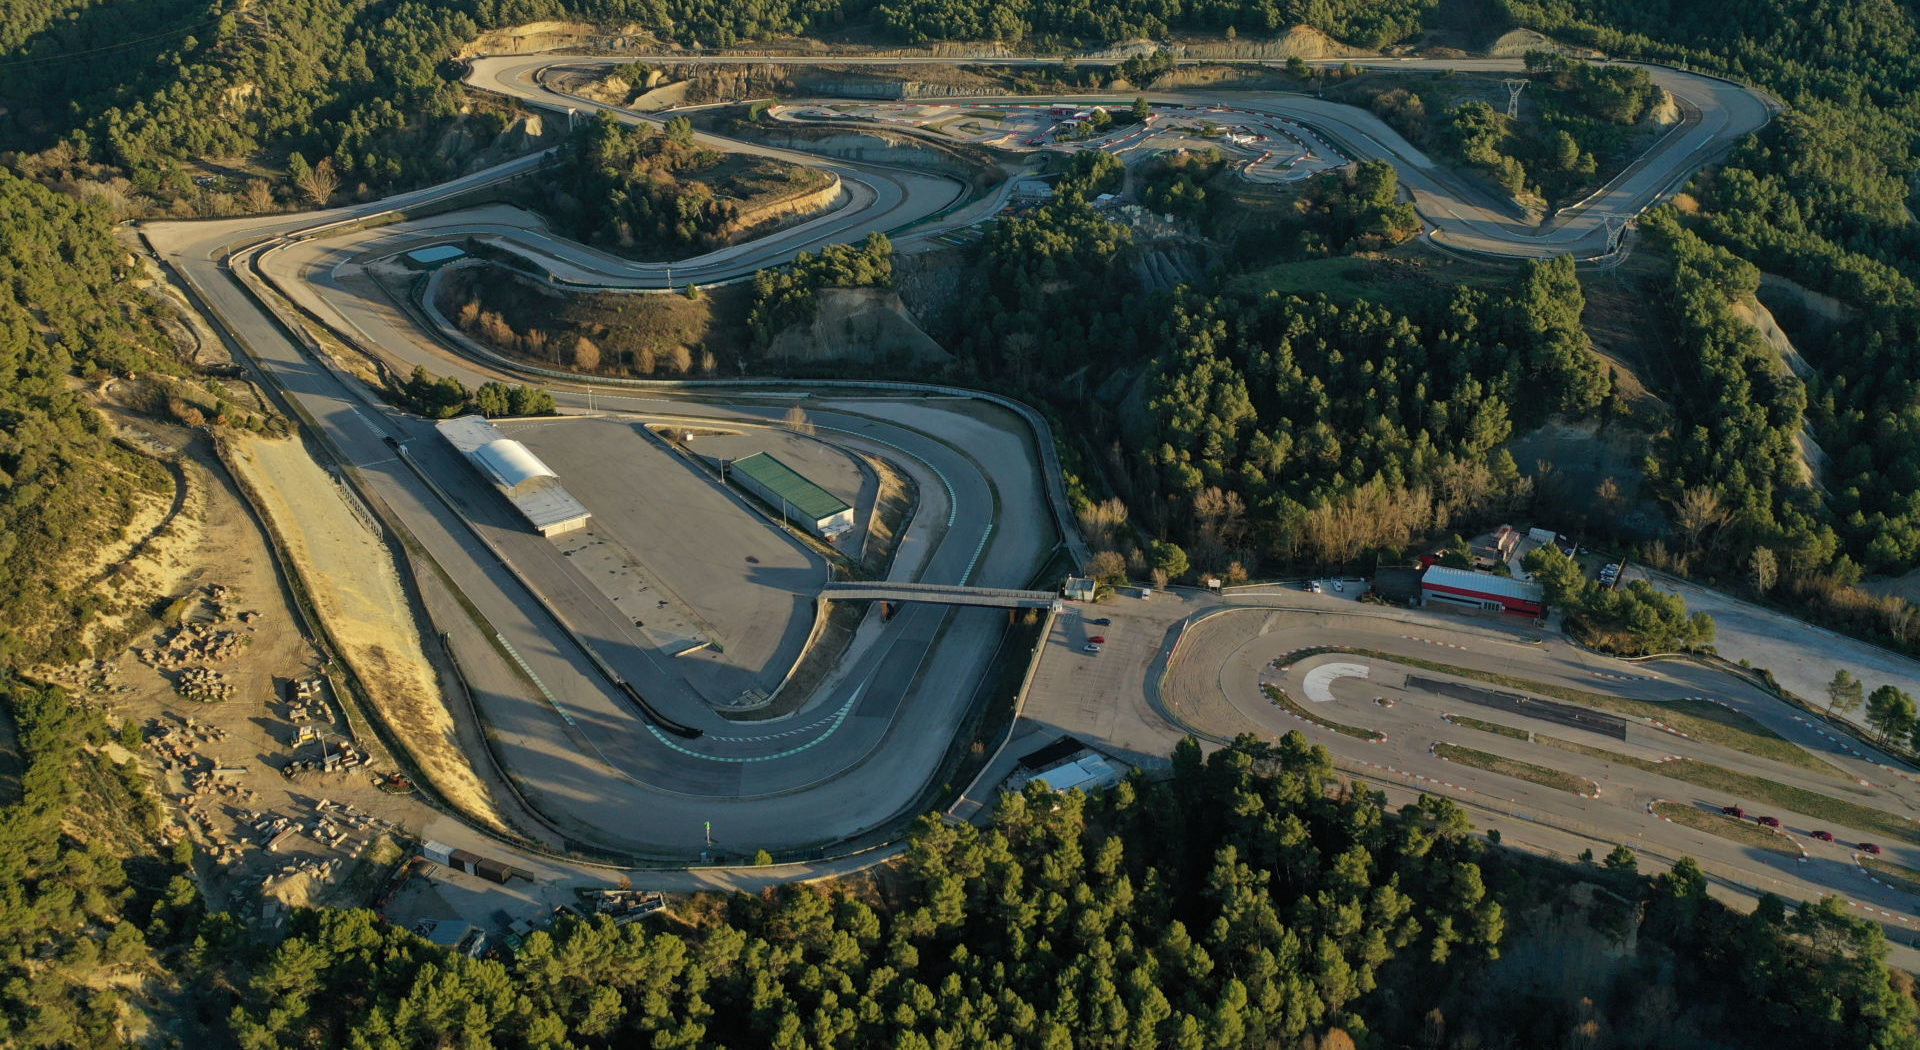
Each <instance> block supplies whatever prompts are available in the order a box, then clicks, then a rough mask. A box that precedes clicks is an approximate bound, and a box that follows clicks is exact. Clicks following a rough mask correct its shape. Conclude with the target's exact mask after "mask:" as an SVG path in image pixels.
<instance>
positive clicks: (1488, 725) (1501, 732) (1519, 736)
mask: <svg viewBox="0 0 1920 1050" xmlns="http://www.w3.org/2000/svg"><path fill="white" fill-rule="evenodd" d="M1447 721H1449V722H1452V723H1453V724H1454V725H1457V726H1466V727H1467V728H1468V729H1478V730H1479V731H1481V732H1482V733H1493V734H1494V735H1496V736H1510V737H1512V738H1514V739H1515V740H1532V739H1533V734H1532V733H1529V732H1527V731H1526V730H1524V729H1516V728H1514V727H1513V726H1508V725H1501V724H1500V723H1498V722H1483V721H1481V720H1480V719H1478V718H1468V717H1467V716H1466V715H1448V716H1447Z"/></svg>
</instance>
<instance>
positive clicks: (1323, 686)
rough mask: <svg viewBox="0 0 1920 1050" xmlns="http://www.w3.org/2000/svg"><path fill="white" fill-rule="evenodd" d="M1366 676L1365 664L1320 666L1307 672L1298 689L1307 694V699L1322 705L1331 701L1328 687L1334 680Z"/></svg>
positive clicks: (1330, 692)
mask: <svg viewBox="0 0 1920 1050" xmlns="http://www.w3.org/2000/svg"><path fill="white" fill-rule="evenodd" d="M1366 676H1367V665H1366V664H1321V665H1320V666H1318V667H1316V668H1314V669H1313V670H1311V671H1308V672H1307V676H1306V677H1305V678H1303V679H1301V680H1300V688H1301V690H1302V691H1303V692H1305V693H1306V694H1307V699H1309V700H1311V701H1313V702H1314V703H1316V704H1324V703H1326V702H1328V701H1329V700H1332V699H1333V691H1332V690H1331V689H1330V688H1329V686H1331V685H1332V684H1333V680H1334V679H1336V678H1365V677H1366Z"/></svg>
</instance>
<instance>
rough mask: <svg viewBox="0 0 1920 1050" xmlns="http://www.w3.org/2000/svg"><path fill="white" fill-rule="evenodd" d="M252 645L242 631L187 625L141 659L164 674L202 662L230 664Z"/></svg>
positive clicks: (182, 626) (251, 641) (194, 624)
mask: <svg viewBox="0 0 1920 1050" xmlns="http://www.w3.org/2000/svg"><path fill="white" fill-rule="evenodd" d="M252 644H253V638H252V637H251V636H249V635H245V634H242V633H240V632H239V631H230V630H227V629H225V628H222V627H218V626H215V625H212V624H204V623H184V624H181V625H180V626H179V628H177V629H176V630H174V631H173V632H172V633H171V634H169V635H168V636H167V638H166V640H165V641H163V642H161V643H160V646H159V647H158V648H155V649H142V650H140V659H142V660H145V661H146V662H147V663H149V664H152V665H153V666H154V667H157V668H159V669H160V670H162V671H177V670H179V669H180V668H182V667H186V666H188V665H189V664H193V663H196V662H199V661H207V660H210V661H214V662H219V661H221V660H231V659H233V658H234V657H236V656H239V655H240V650H242V649H244V648H246V647H247V646H249V645H252Z"/></svg>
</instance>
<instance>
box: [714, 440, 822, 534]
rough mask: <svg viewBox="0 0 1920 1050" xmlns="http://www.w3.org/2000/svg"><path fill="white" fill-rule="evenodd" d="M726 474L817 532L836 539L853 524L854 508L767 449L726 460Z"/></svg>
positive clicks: (796, 521)
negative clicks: (729, 461) (742, 457)
mask: <svg viewBox="0 0 1920 1050" xmlns="http://www.w3.org/2000/svg"><path fill="white" fill-rule="evenodd" d="M726 469H727V477H729V478H731V479H732V480H733V481H735V482H737V483H738V484H739V485H740V487H741V488H743V489H746V490H747V491H748V492H751V493H753V494H754V495H755V496H758V497H760V499H761V500H762V501H763V502H765V503H766V505H767V506H768V507H769V508H771V509H772V510H773V511H775V512H776V513H778V514H780V515H781V516H782V517H784V518H786V519H787V520H788V521H791V522H793V523H795V524H798V525H804V526H806V527H807V528H809V529H812V530H813V532H814V534H815V535H818V536H822V537H825V538H827V539H835V538H837V537H839V535H840V534H841V533H843V532H846V531H847V530H849V529H851V528H853V508H852V507H849V506H847V505H846V503H845V502H844V501H843V500H841V499H840V497H838V496H836V495H834V494H833V493H831V492H828V491H827V490H826V489H823V488H821V487H820V486H818V485H815V484H814V483H813V482H811V481H808V480H807V479H806V478H804V477H802V476H801V475H800V472H799V471H796V470H794V469H793V468H792V467H789V466H787V465H786V464H785V463H782V462H780V461H779V460H777V459H775V458H773V457H772V456H770V455H768V454H766V453H765V452H755V453H754V454H753V455H751V456H748V457H746V458H745V459H736V460H734V461H733V462H732V463H729V464H727V468H726Z"/></svg>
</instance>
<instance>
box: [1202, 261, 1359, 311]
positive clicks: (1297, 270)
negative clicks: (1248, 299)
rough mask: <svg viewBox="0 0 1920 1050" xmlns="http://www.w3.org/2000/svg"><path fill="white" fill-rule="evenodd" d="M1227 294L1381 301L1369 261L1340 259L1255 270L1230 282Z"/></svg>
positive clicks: (1284, 264)
mask: <svg viewBox="0 0 1920 1050" xmlns="http://www.w3.org/2000/svg"><path fill="white" fill-rule="evenodd" d="M1227 292H1228V293H1229V294H1232V295H1246V296H1262V295H1265V294H1267V293H1268V292H1278V293H1280V294H1281V295H1298V296H1301V297H1302V298H1307V297H1311V296H1314V295H1325V296H1327V297H1328V298H1330V299H1334V300H1337V301H1339V302H1352V301H1353V300H1355V299H1367V298H1375V297H1378V295H1379V294H1380V289H1379V288H1378V287H1377V286H1376V285H1375V283H1374V279H1373V272H1372V269H1371V267H1369V266H1368V265H1367V263H1366V261H1365V260H1362V259H1355V258H1340V259H1308V260H1305V261H1303V262H1291V263H1281V264H1280V265H1278V266H1269V267H1267V268H1266V269H1264V270H1254V271H1253V272H1251V273H1245V274H1241V275H1240V276H1239V277H1236V278H1234V279H1233V280H1231V281H1229V282H1227Z"/></svg>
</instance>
